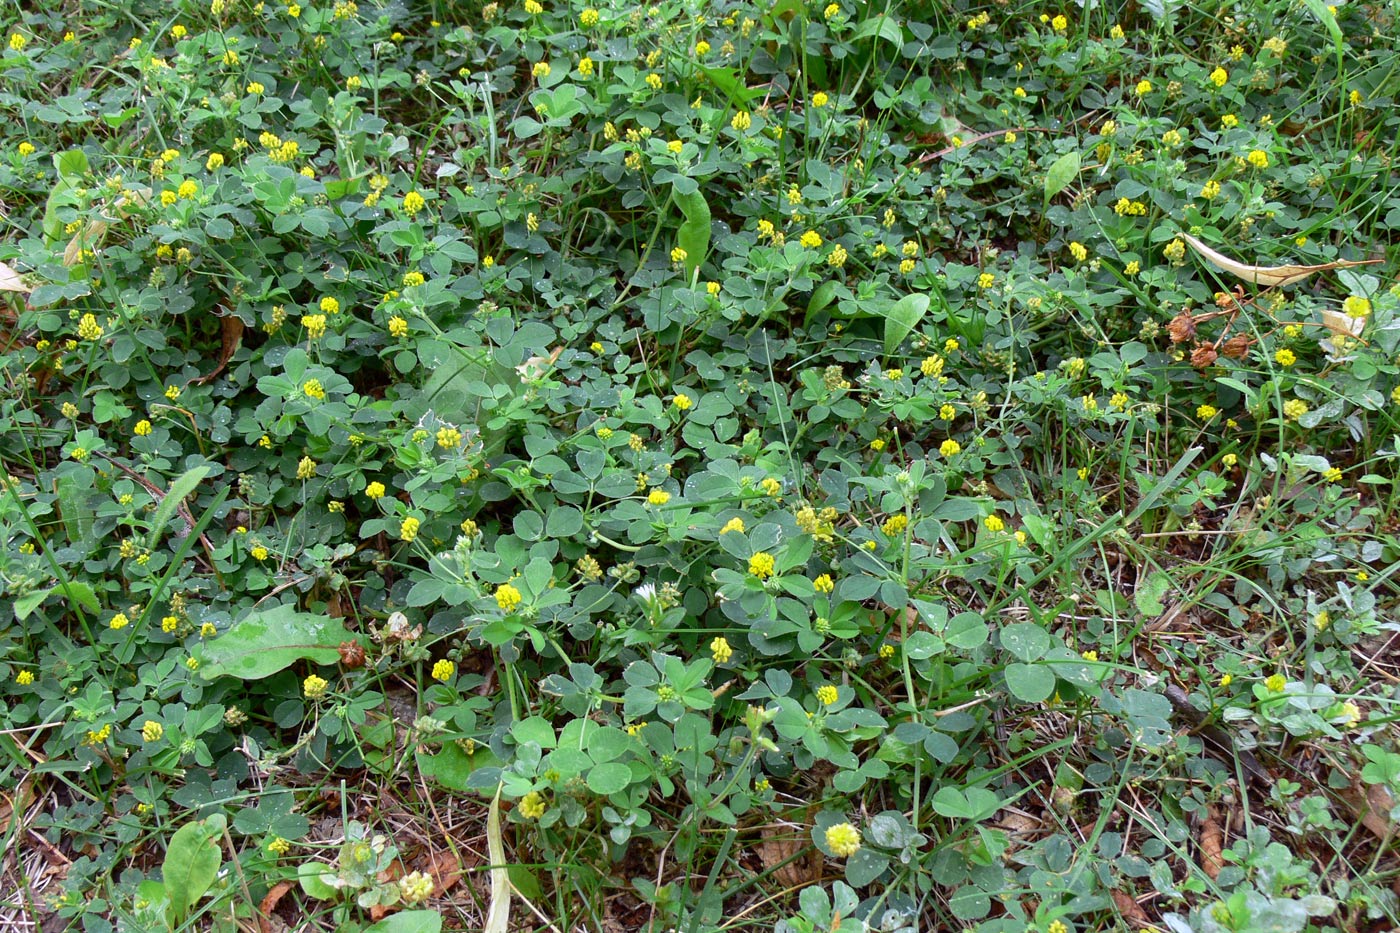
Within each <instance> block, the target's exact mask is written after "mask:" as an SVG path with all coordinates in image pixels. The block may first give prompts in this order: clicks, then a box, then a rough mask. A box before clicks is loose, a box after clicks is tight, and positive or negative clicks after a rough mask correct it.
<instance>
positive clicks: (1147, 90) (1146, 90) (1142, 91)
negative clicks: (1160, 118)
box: [1134, 78, 1152, 97]
mask: <svg viewBox="0 0 1400 933" xmlns="http://www.w3.org/2000/svg"><path fill="white" fill-rule="evenodd" d="M1134 90H1135V91H1137V96H1138V97H1143V96H1145V95H1147V94H1151V93H1152V82H1151V81H1149V80H1147V79H1146V78H1143V79H1142V80H1141V81H1139V82H1138V83H1137V87H1136V88H1134Z"/></svg>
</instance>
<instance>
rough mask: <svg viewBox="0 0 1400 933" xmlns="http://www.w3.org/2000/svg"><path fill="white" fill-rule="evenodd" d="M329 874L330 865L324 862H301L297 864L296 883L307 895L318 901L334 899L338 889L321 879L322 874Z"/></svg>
mask: <svg viewBox="0 0 1400 933" xmlns="http://www.w3.org/2000/svg"><path fill="white" fill-rule="evenodd" d="M329 874H332V872H331V867H330V866H329V865H327V864H325V863H324V862H302V863H301V864H300V865H298V866H297V883H298V884H300V885H301V889H302V891H303V892H305V894H306V896H307V897H314V898H316V900H318V901H329V900H334V899H335V896H336V893H337V892H338V891H339V889H338V888H334V887H331V886H330V885H329V884H327V883H326V882H325V881H323V880H322V879H321V876H322V875H329Z"/></svg>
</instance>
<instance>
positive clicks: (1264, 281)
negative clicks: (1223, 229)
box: [1181, 233, 1381, 288]
mask: <svg viewBox="0 0 1400 933" xmlns="http://www.w3.org/2000/svg"><path fill="white" fill-rule="evenodd" d="M1181 238H1182V239H1183V240H1185V241H1186V242H1187V243H1188V244H1189V245H1190V247H1191V248H1192V249H1194V250H1195V251H1196V252H1198V253H1200V254H1201V256H1202V257H1203V258H1204V259H1205V260H1206V261H1207V262H1209V263H1210V264H1211V265H1213V266H1215V267H1216V268H1218V269H1221V270H1223V271H1225V272H1228V273H1230V274H1231V275H1233V276H1235V277H1237V278H1241V279H1243V280H1244V281H1246V282H1250V283H1252V284H1254V285H1263V286H1264V287H1265V288H1281V287H1283V286H1284V285H1292V284H1294V283H1295V282H1301V281H1303V279H1306V278H1307V277H1308V276H1310V275H1312V274H1313V273H1314V272H1327V271H1330V270H1332V269H1347V268H1350V267H1351V266H1369V265H1373V264H1375V263H1378V262H1381V260H1379V259H1361V260H1352V259H1338V260H1337V261H1336V262H1324V263H1321V264H1319V265H1316V266H1299V265H1288V266H1250V265H1246V264H1245V263H1242V262H1236V261H1235V260H1233V259H1231V258H1230V257H1229V256H1226V255H1224V254H1223V253H1218V252H1216V251H1215V250H1213V249H1211V248H1210V247H1209V246H1207V245H1205V244H1204V243H1202V242H1201V241H1200V240H1198V239H1196V238H1195V237H1193V236H1191V235H1190V234H1189V233H1183V234H1181Z"/></svg>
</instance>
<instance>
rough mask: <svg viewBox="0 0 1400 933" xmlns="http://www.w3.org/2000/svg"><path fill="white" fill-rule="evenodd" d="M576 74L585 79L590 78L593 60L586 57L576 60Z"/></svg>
mask: <svg viewBox="0 0 1400 933" xmlns="http://www.w3.org/2000/svg"><path fill="white" fill-rule="evenodd" d="M578 73H579V74H581V75H583V76H584V77H585V78H591V77H592V76H593V59H591V58H589V57H588V56H587V55H585V56H583V58H580V59H579V60H578Z"/></svg>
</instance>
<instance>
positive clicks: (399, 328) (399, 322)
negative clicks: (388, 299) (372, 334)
mask: <svg viewBox="0 0 1400 933" xmlns="http://www.w3.org/2000/svg"><path fill="white" fill-rule="evenodd" d="M389 336H390V337H407V336H408V321H405V320H404V319H403V318H401V317H399V316H398V315H397V314H395V315H394V316H393V317H391V318H389Z"/></svg>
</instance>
